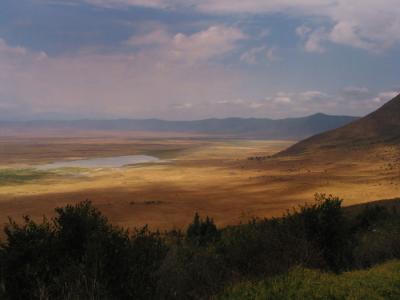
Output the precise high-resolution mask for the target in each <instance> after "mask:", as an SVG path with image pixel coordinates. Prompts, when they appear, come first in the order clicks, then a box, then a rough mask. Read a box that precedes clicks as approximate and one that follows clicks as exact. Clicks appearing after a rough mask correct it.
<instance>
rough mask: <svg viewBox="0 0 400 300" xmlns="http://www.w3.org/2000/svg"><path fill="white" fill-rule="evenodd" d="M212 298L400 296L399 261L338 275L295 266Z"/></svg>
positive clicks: (356, 299) (361, 299)
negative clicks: (281, 273)
mask: <svg viewBox="0 0 400 300" xmlns="http://www.w3.org/2000/svg"><path fill="white" fill-rule="evenodd" d="M215 299H218V300H228V299H229V300H235V299H237V300H239V299H240V300H245V299H254V300H258V299H260V300H261V299H263V300H264V299H265V300H289V299H290V300H293V299H299V300H300V299H307V300H316V299H321V300H322V299H329V300H336V299H337V300H339V299H340V300H342V299H343V300H345V299H351V300H378V299H379V300H380V299H382V300H384V299H389V300H390V299H400V261H393V262H389V263H385V264H383V265H380V266H377V267H374V268H372V269H369V270H363V271H354V272H348V273H343V274H340V275H335V274H330V273H322V272H319V271H314V270H308V269H303V268H296V269H294V270H293V271H291V272H290V273H289V274H287V275H283V276H278V277H275V278H271V279H270V280H265V281H260V282H245V283H241V284H238V285H235V286H233V287H230V288H228V289H227V290H226V291H225V292H224V293H222V294H221V295H219V296H217V297H215Z"/></svg>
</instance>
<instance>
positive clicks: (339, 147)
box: [278, 95, 400, 155]
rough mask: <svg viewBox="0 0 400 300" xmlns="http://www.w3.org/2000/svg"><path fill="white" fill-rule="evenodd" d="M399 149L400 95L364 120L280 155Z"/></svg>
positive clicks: (332, 131) (319, 135) (322, 135)
mask: <svg viewBox="0 0 400 300" xmlns="http://www.w3.org/2000/svg"><path fill="white" fill-rule="evenodd" d="M380 145H386V146H396V147H397V146H400V95H398V96H397V97H395V98H393V99H392V100H390V101H389V102H387V103H386V104H385V105H383V106H382V107H381V108H380V109H378V110H376V111H375V112H373V113H371V114H369V115H367V116H366V117H364V118H360V119H358V120H355V121H353V122H351V123H349V124H347V125H345V126H343V127H340V128H338V129H335V130H331V131H328V132H325V133H322V134H318V135H315V136H312V137H310V138H308V139H306V140H303V141H301V142H299V143H297V144H295V145H293V146H292V147H290V148H288V149H287V150H285V151H283V152H281V153H280V154H278V155H297V154H303V153H307V152H308V153H315V152H316V151H319V152H320V151H321V150H322V151H323V150H335V151H337V152H342V153H346V151H348V150H349V149H350V148H362V149H367V148H372V147H374V146H380Z"/></svg>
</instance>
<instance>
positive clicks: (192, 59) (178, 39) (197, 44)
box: [124, 25, 246, 64]
mask: <svg viewBox="0 0 400 300" xmlns="http://www.w3.org/2000/svg"><path fill="white" fill-rule="evenodd" d="M245 38H246V36H245V34H243V33H242V32H241V31H240V30H239V29H237V28H234V27H226V26H222V25H217V26H211V27H209V28H207V29H206V30H203V31H199V32H196V33H193V34H190V35H188V34H183V33H177V34H175V35H171V34H169V33H167V31H166V30H164V29H157V30H155V31H152V32H150V33H147V34H144V35H138V36H132V37H130V38H129V39H128V40H127V41H125V43H124V44H126V45H129V46H149V45H151V46H154V47H153V49H151V53H152V55H153V57H158V58H159V59H161V60H166V59H168V60H171V61H177V62H183V63H191V64H193V63H198V62H204V61H207V60H210V59H214V58H218V57H220V56H222V55H224V54H227V53H229V52H231V51H233V50H235V49H236V46H237V43H238V42H239V41H241V40H243V39H245ZM143 52H145V53H149V52H148V50H145V51H143Z"/></svg>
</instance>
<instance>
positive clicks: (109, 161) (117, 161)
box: [36, 155, 160, 170]
mask: <svg viewBox="0 0 400 300" xmlns="http://www.w3.org/2000/svg"><path fill="white" fill-rule="evenodd" d="M159 161H160V160H159V159H158V158H157V157H154V156H149V155H126V156H114V157H102V158H90V159H80V160H69V161H58V162H53V163H50V164H45V165H39V166H36V169H38V170H52V169H60V168H121V167H123V166H126V165H136V164H143V163H152V162H159Z"/></svg>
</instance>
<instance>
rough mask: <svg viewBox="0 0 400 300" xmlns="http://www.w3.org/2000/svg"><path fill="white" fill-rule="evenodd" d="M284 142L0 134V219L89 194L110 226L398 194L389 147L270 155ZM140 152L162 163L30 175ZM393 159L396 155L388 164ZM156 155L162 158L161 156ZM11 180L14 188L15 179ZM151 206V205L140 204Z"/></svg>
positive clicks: (223, 219) (224, 217) (165, 223)
mask: <svg viewBox="0 0 400 300" xmlns="http://www.w3.org/2000/svg"><path fill="white" fill-rule="evenodd" d="M292 143H293V142H290V141H260V140H257V141H253V140H229V139H210V138H208V139H207V138H191V139H190V138H186V137H185V138H174V139H171V138H157V139H155V138H153V137H150V138H141V139H137V138H136V139H135V138H133V137H132V136H122V135H114V136H113V135H110V134H109V135H108V136H93V137H91V136H89V137H75V138H70V137H60V138H50V137H42V138H35V139H33V138H30V137H19V138H11V137H9V138H2V139H1V140H0V166H1V168H2V169H1V170H2V171H1V172H0V173H1V174H3V175H1V176H0V223H4V222H6V221H7V218H8V216H11V217H12V218H14V219H20V217H21V216H22V215H30V216H32V218H33V219H36V220H39V219H41V218H42V217H43V215H46V216H52V214H53V211H54V208H55V207H59V206H64V205H66V204H69V203H77V202H79V201H82V200H86V199H89V200H91V201H92V202H93V204H94V205H95V206H96V207H98V208H99V209H100V210H101V211H103V212H104V213H105V215H106V216H107V217H108V218H109V219H110V221H112V222H113V223H114V224H117V225H121V226H124V227H128V228H133V227H135V226H141V225H144V224H148V225H149V226H150V227H151V228H153V229H156V228H157V229H170V228H173V227H176V228H182V227H183V226H185V225H187V224H188V223H189V222H190V221H191V219H192V217H193V215H194V213H195V212H199V213H200V214H202V215H209V216H212V217H213V218H215V220H217V221H218V225H220V226H224V225H227V224H235V223H238V222H241V221H245V220H247V219H248V218H250V217H253V216H259V217H271V216H280V215H281V214H282V212H284V211H285V210H287V209H289V208H291V207H293V206H296V205H298V204H303V203H304V202H306V201H308V200H309V199H313V195H314V193H316V192H321V193H328V194H335V195H339V196H340V197H342V198H344V199H345V203H344V204H345V205H350V204H355V203H363V202H368V201H373V200H377V199H389V198H395V197H398V196H400V176H399V175H400V168H399V166H398V163H394V162H396V161H398V157H397V156H398V153H397V152H396V151H395V150H393V149H391V148H390V147H385V148H384V149H383V148H382V149H377V150H376V151H374V152H368V156H367V157H364V156H365V154H362V153H358V152H357V151H352V153H353V154H352V155H347V156H346V157H337V156H335V155H334V154H332V155H331V156H330V155H329V154H328V155H326V154H324V157H323V159H322V157H320V156H319V154H318V153H315V155H314V156H313V157H312V158H311V159H310V158H309V157H308V158H307V159H306V158H304V157H301V156H299V157H296V158H286V157H285V158H271V157H270V156H271V155H273V154H274V153H276V152H278V151H280V150H283V149H285V148H287V147H288V146H289V145H291V144H292ZM134 154H147V155H153V156H157V157H159V158H162V159H163V160H164V162H162V163H152V164H141V165H136V166H127V167H124V168H114V169H112V168H110V169H81V168H70V169H59V170H54V171H50V172H38V171H35V170H34V169H33V168H34V165H37V164H45V163H49V162H54V161H59V160H71V159H81V158H92V157H110V156H120V155H134ZM396 159H397V160H396ZM165 161H166V162H165ZM16 183H17V184H16ZM149 203H151V204H149Z"/></svg>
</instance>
